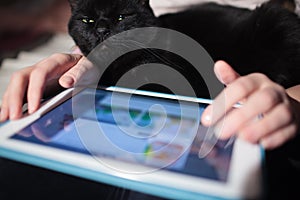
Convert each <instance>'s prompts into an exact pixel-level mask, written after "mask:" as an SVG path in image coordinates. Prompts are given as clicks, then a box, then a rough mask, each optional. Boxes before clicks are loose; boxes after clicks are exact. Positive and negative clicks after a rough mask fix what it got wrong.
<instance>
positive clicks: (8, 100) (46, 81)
mask: <svg viewBox="0 0 300 200" xmlns="http://www.w3.org/2000/svg"><path fill="white" fill-rule="evenodd" d="M78 53H79V54H78ZM92 70H93V66H92V65H90V64H89V62H88V61H87V59H86V58H85V57H84V56H82V55H80V52H79V51H77V52H76V54H54V55H52V56H50V57H49V58H46V59H44V60H42V61H41V62H39V63H37V64H35V65H33V66H30V67H27V68H24V69H21V70H19V71H17V72H15V73H14V75H13V76H12V78H11V80H10V83H9V85H8V88H7V90H6V92H5V94H4V96H3V101H2V105H1V116H0V120H1V121H5V120H8V119H10V120H16V119H19V118H21V117H22V106H23V104H24V99H27V103H28V112H29V114H31V113H33V112H35V111H36V110H37V109H38V108H39V107H40V102H41V101H40V100H41V99H42V97H43V94H44V93H45V92H46V90H47V88H49V86H52V85H53V84H54V83H55V84H56V85H60V86H62V87H64V88H70V87H73V86H74V85H76V84H78V83H79V82H80V81H82V80H83V78H82V77H85V74H88V72H90V71H92ZM214 70H215V74H216V76H217V78H218V79H219V81H220V82H222V83H223V84H224V85H226V87H225V89H224V90H223V91H222V92H221V93H220V94H219V95H218V96H217V97H216V98H215V99H214V101H213V103H212V105H210V106H208V107H207V108H206V110H205V111H204V112H203V115H202V118H201V122H202V124H203V125H205V126H214V129H215V132H216V135H217V136H218V137H219V138H220V139H226V138H229V137H231V136H233V135H237V136H238V137H240V138H242V139H244V140H247V141H249V142H251V143H260V144H261V145H262V146H263V147H264V148H265V149H274V148H276V147H279V146H281V145H282V144H283V143H285V142H287V141H289V140H291V139H292V138H293V137H295V136H296V134H297V132H298V131H299V124H300V116H299V115H300V86H295V87H293V88H289V89H288V90H285V89H284V88H283V87H282V86H280V85H278V84H276V83H274V82H272V81H271V80H270V79H268V78H267V77H266V76H265V75H263V74H260V73H253V74H249V75H246V76H239V74H237V73H236V72H235V71H234V70H233V69H232V68H231V67H230V66H229V65H228V64H227V63H226V62H224V61H218V62H216V63H215V66H214ZM91 74H92V75H93V73H91ZM86 80H88V81H92V79H91V78H87V79H86ZM51 88H53V87H51ZM237 103H240V104H242V106H241V107H240V108H238V109H233V106H234V105H236V104H237ZM262 114H263V117H262V118H261V117H260V118H258V117H257V116H262Z"/></svg>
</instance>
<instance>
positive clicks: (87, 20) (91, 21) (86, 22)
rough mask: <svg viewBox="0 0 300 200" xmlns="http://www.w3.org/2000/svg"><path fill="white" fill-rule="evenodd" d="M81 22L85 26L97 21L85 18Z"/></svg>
mask: <svg viewBox="0 0 300 200" xmlns="http://www.w3.org/2000/svg"><path fill="white" fill-rule="evenodd" d="M81 21H82V22H83V23H85V24H92V23H94V22H95V20H93V19H89V18H83V19H81Z"/></svg>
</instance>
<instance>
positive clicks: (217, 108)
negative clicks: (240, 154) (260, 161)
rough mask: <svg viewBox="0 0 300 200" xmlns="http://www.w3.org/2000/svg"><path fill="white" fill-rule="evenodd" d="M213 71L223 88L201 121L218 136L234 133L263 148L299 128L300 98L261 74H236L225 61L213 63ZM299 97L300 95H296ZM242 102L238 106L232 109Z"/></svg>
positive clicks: (275, 144) (281, 142) (273, 144)
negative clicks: (224, 86)
mask: <svg viewBox="0 0 300 200" xmlns="http://www.w3.org/2000/svg"><path fill="white" fill-rule="evenodd" d="M215 73H216V75H217V77H218V79H219V80H220V81H221V82H222V83H223V84H225V85H226V88H225V89H224V90H223V91H222V92H221V93H220V94H219V95H218V96H217V97H216V99H215V100H214V101H213V103H212V105H210V106H208V107H207V108H206V110H205V111H204V113H203V116H202V119H201V121H202V123H203V124H204V125H207V126H214V128H215V129H214V130H215V134H216V135H217V136H218V137H219V138H221V139H228V138H230V137H231V136H233V135H237V136H238V137H240V138H242V139H244V140H247V141H249V142H251V143H260V144H262V146H263V147H264V148H265V149H273V148H276V147H279V146H280V145H282V144H283V143H285V142H286V141H288V140H290V139H291V138H293V137H294V136H295V135H296V134H297V132H298V131H299V125H300V116H299V115H300V102H299V101H300V100H299V101H297V100H296V99H294V98H292V97H291V96H293V97H296V96H297V94H296V93H298V94H299V93H300V88H299V87H298V90H296V89H294V90H291V91H290V93H289V94H290V96H289V95H288V93H287V92H286V90H285V89H284V88H283V87H281V86H280V85H278V84H276V83H274V82H273V81H271V80H270V79H269V78H268V77H266V76H265V75H263V74H260V73H253V74H249V75H247V76H239V75H238V74H237V73H236V72H235V71H234V70H233V69H232V68H231V67H230V66H229V65H228V64H227V63H225V62H223V61H219V62H216V64H215ZM298 96H299V95H298ZM299 97H300V96H299ZM236 104H242V105H241V107H239V108H233V107H234V105H236Z"/></svg>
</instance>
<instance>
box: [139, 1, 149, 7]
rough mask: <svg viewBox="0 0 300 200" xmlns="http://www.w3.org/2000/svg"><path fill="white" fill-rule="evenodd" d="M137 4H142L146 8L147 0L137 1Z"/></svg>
mask: <svg viewBox="0 0 300 200" xmlns="http://www.w3.org/2000/svg"><path fill="white" fill-rule="evenodd" d="M139 3H140V4H142V5H143V6H148V5H149V0H139Z"/></svg>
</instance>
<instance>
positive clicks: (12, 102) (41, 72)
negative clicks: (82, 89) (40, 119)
mask: <svg viewBox="0 0 300 200" xmlns="http://www.w3.org/2000/svg"><path fill="white" fill-rule="evenodd" d="M90 69H91V65H89V64H88V62H87V59H86V58H85V57H83V56H82V55H80V54H62V53H61V54H54V55H52V56H50V57H48V58H46V59H44V60H42V61H40V62H38V63H37V64H35V65H33V66H30V67H27V68H24V69H21V70H19V71H17V72H15V73H14V74H13V76H12V77H11V80H10V83H9V85H8V87H7V90H6V92H5V93H4V95H3V101H2V105H1V116H0V120H1V121H5V120H7V119H11V120H15V119H19V118H20V117H21V116H22V107H23V104H24V101H26V99H27V103H28V112H29V113H33V112H35V111H36V110H37V109H38V108H39V106H40V102H41V99H42V97H43V95H44V94H45V92H46V93H49V88H51V89H53V88H58V87H57V86H59V85H60V86H62V87H64V88H70V87H73V86H74V84H76V83H77V82H78V81H79V79H80V78H81V77H82V75H83V74H84V73H85V72H87V71H90ZM50 92H51V91H50Z"/></svg>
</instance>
